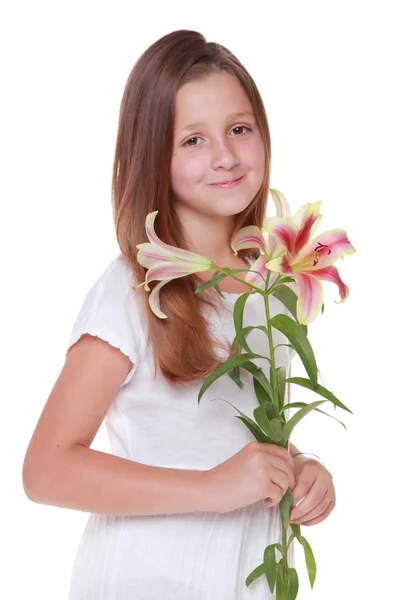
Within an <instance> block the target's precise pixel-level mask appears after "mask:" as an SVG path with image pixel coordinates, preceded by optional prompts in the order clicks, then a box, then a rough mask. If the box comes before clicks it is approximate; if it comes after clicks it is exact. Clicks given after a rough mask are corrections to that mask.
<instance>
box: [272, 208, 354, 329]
mask: <svg viewBox="0 0 400 600" xmlns="http://www.w3.org/2000/svg"><path fill="white" fill-rule="evenodd" d="M320 206H321V202H315V203H313V204H305V205H304V206H302V207H301V208H300V209H299V210H298V211H297V212H296V213H295V214H294V215H293V216H288V215H286V216H285V217H272V218H267V219H266V220H265V223H264V225H263V231H265V232H267V233H268V234H270V235H272V236H273V237H274V238H275V240H276V242H277V248H276V250H277V251H278V252H279V256H277V257H275V258H272V259H271V260H269V261H268V262H267V265H266V267H267V269H270V270H271V271H277V272H278V273H283V274H285V275H289V276H290V277H292V278H293V279H294V282H295V287H296V292H297V295H298V302H297V319H298V321H299V323H302V324H309V323H311V321H313V320H314V319H315V317H316V316H317V315H318V313H319V312H320V310H321V307H322V303H323V287H322V284H321V281H323V280H324V281H330V282H332V283H336V285H337V286H338V288H339V295H340V301H339V302H344V301H345V300H346V299H347V297H348V295H349V288H348V287H347V285H345V284H344V283H343V281H342V280H341V278H340V277H339V273H338V270H337V268H336V267H334V266H333V264H334V263H335V262H336V261H337V260H338V259H339V258H342V257H343V256H345V255H346V254H353V253H354V252H355V249H354V247H353V246H352V245H351V243H350V242H349V240H348V238H347V234H346V232H345V231H343V230H341V229H332V230H330V231H325V232H324V233H321V234H320V235H318V236H315V237H314V238H312V235H313V233H314V231H315V230H316V228H317V227H318V224H319V222H320V220H321V217H322V215H321V214H320V212H319V209H320Z"/></svg>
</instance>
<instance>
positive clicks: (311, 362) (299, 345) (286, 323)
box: [270, 315, 318, 388]
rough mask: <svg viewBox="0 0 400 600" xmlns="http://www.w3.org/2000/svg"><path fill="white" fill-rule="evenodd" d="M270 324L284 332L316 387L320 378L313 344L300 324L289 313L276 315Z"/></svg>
mask: <svg viewBox="0 0 400 600" xmlns="http://www.w3.org/2000/svg"><path fill="white" fill-rule="evenodd" d="M270 324H271V325H272V327H274V328H275V329H277V330H278V331H280V332H281V333H283V334H284V335H285V336H286V337H287V339H288V340H289V342H290V343H291V344H292V346H293V348H294V349H295V350H296V352H297V354H298V355H299V357H300V360H301V361H302V363H303V365H304V368H305V370H306V371H307V374H308V376H309V378H310V380H311V382H312V384H313V386H314V388H315V387H316V385H317V379H318V370H317V363H316V361H315V356H314V352H313V349H312V348H311V344H310V342H309V341H308V339H307V336H306V334H305V333H304V331H303V330H302V328H301V327H300V325H299V324H298V323H297V322H296V321H294V320H293V319H291V318H290V317H288V316H287V315H275V316H274V317H272V319H271V320H270Z"/></svg>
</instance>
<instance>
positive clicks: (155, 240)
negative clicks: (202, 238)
mask: <svg viewBox="0 0 400 600" xmlns="http://www.w3.org/2000/svg"><path fill="white" fill-rule="evenodd" d="M157 214H158V210H155V211H154V212H151V213H149V214H148V215H147V217H146V221H145V229H146V234H147V237H148V239H149V241H150V243H151V244H153V245H154V246H155V247H156V248H157V250H158V251H161V252H162V253H164V255H169V256H171V257H172V258H174V259H180V260H184V261H190V262H194V263H197V262H199V263H203V262H204V261H205V260H208V259H205V258H204V256H201V255H200V254H196V253H195V252H189V250H182V249H181V248H178V247H176V246H170V245H169V244H165V243H164V242H162V241H161V240H160V238H159V237H158V236H157V234H156V232H155V231H154V221H155V218H156V216H157ZM141 245H142V244H138V246H137V247H139V246H141ZM208 262H210V261H208ZM209 268H210V269H211V268H212V267H209Z"/></svg>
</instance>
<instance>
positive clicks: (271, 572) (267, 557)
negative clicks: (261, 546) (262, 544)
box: [264, 544, 278, 594]
mask: <svg viewBox="0 0 400 600" xmlns="http://www.w3.org/2000/svg"><path fill="white" fill-rule="evenodd" d="M276 546H277V544H271V545H270V546H268V547H267V548H265V551H264V573H265V576H266V578H267V581H268V585H269V589H270V590H271V594H273V592H274V587H275V582H276V569H277V567H278V563H277V562H276V556H275V548H276Z"/></svg>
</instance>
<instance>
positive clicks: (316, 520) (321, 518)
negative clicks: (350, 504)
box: [301, 500, 335, 527]
mask: <svg viewBox="0 0 400 600" xmlns="http://www.w3.org/2000/svg"><path fill="white" fill-rule="evenodd" d="M334 508H335V502H334V500H331V501H330V502H329V504H328V506H327V508H326V510H325V511H324V512H323V513H322V514H320V515H319V516H318V517H315V518H314V519H311V520H310V521H305V522H304V523H301V525H302V526H303V525H304V526H306V527H309V526H310V525H317V523H321V521H324V520H325V519H326V517H328V516H329V515H330V514H331V512H332V511H333V509H334Z"/></svg>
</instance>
